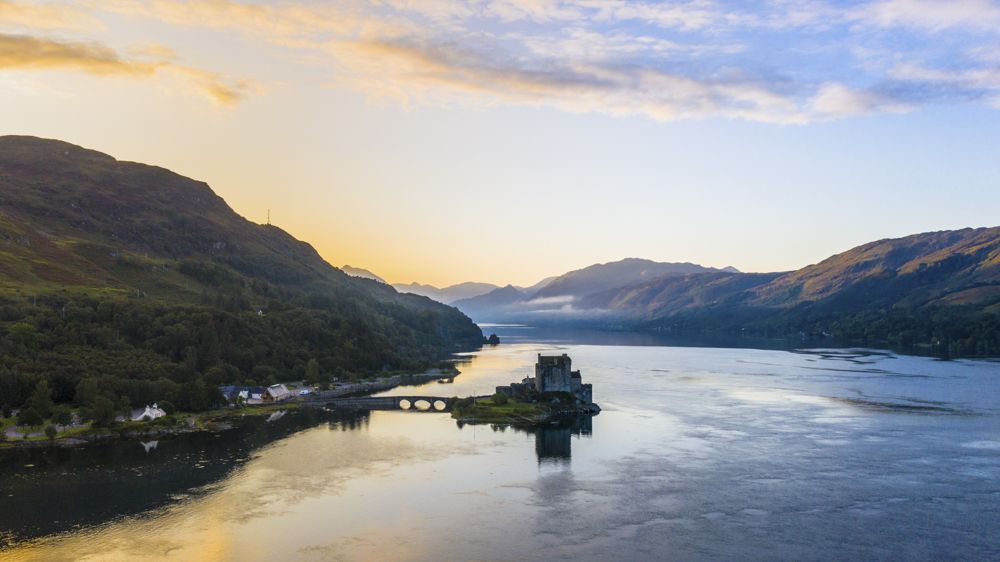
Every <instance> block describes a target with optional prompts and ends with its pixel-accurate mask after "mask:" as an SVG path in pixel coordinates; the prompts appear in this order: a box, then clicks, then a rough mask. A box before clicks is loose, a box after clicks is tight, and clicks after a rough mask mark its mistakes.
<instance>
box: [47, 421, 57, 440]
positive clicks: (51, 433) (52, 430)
mask: <svg viewBox="0 0 1000 562" xmlns="http://www.w3.org/2000/svg"><path fill="white" fill-rule="evenodd" d="M58 434H59V431H58V430H56V426H54V425H51V424H49V425H47V426H45V436H46V437H48V438H49V441H55V440H56V435H58Z"/></svg>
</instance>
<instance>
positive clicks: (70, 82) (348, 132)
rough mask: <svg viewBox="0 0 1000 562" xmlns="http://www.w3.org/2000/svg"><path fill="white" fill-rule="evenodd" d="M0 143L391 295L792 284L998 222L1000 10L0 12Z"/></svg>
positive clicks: (874, 5) (891, 2) (88, 2)
mask: <svg viewBox="0 0 1000 562" xmlns="http://www.w3.org/2000/svg"><path fill="white" fill-rule="evenodd" d="M0 133H2V134H35V135H40V136H47V137H55V138H61V139H65V140H68V141H70V142H74V143H77V144H82V145H85V146H88V147H92V148H96V149H99V150H102V151H105V152H109V153H111V154H113V155H115V156H117V157H119V158H122V159H128V160H138V161H143V162H148V163H152V164H157V165H162V166H165V167H169V168H171V169H174V170H176V171H178V172H180V173H183V174H185V175H188V176H191V177H195V178H197V179H201V180H204V181H207V182H209V184H210V185H212V187H213V188H214V189H215V190H216V191H217V192H218V193H219V194H220V195H222V196H223V197H225V198H226V200H227V201H229V202H230V204H231V205H232V206H233V207H234V208H235V209H236V210H237V211H238V212H240V213H242V214H244V215H246V216H247V217H248V218H250V219H252V220H256V221H263V220H264V217H265V215H266V212H267V209H268V208H270V209H271V212H272V217H274V220H275V222H276V223H277V224H279V225H280V226H282V227H284V228H285V229H287V230H288V231H290V232H291V233H292V234H294V235H296V236H298V237H300V238H303V239H305V240H308V241H309V242H311V243H313V244H314V245H315V246H316V247H317V249H318V250H319V251H320V253H321V254H323V255H324V256H325V257H326V258H327V259H328V260H329V261H331V262H332V263H334V264H336V265H341V264H345V263H349V264H351V265H354V266H359V267H367V268H369V269H372V270H373V271H375V272H377V273H379V274H381V275H383V276H384V277H387V278H388V279H390V280H391V281H399V282H405V281H413V280H416V281H422V282H432V283H436V284H446V283H452V282H459V281H465V280H481V281H492V282H496V283H507V282H512V283H517V284H530V283H533V282H534V281H537V280H538V279H540V278H541V277H544V276H547V275H551V274H555V273H561V272H563V271H566V270H569V269H574V268H578V267H583V266H586V265H589V264H591V263H595V262H603V261H610V260H614V259H620V258H622V257H626V256H634V257H648V258H651V259H657V260H663V261H694V262H698V263H703V264H706V265H713V266H724V265H734V266H736V267H738V268H740V269H743V270H748V271H770V270H786V269H794V268H798V267H801V266H804V265H807V264H809V263H813V262H816V261H818V260H820V259H823V258H825V257H827V256H828V255H830V254H832V253H835V252H838V251H842V250H846V249H848V248H850V247H852V246H854V245H856V244H860V243H863V242H866V241H870V240H874V239H878V238H884V237H890V236H901V235H905V234H909V233H915V232H922V231H928V230H938V229H946V228H960V227H963V226H992V225H995V224H996V220H997V219H996V212H995V210H996V209H998V208H1000V186H998V179H1000V163H998V162H1000V158H997V156H996V155H997V154H1000V2H995V1H991V0H955V1H934V0H869V1H855V2H825V1H813V0H775V1H767V2H722V1H713V0H695V1H686V2H632V1H598V0H570V1H544V0H501V1H495V2H490V1H485V0H469V1H464V2H444V1H438V0H421V1H404V0H385V1H381V2H361V1H355V0H343V1H338V2H318V1H317V2H308V1H301V0H300V1H290V2H251V1H248V0H244V1H240V0H202V1H198V2H194V1H192V2H174V1H166V0H109V1H107V2H93V1H92V0H75V1H74V0H67V1H62V2H59V1H53V2H27V1H23V0H0Z"/></svg>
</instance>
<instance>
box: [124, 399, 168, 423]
mask: <svg viewBox="0 0 1000 562" xmlns="http://www.w3.org/2000/svg"><path fill="white" fill-rule="evenodd" d="M165 415H167V413H166V412H164V411H163V408H160V407H159V406H157V405H156V404H155V403H154V404H153V405H152V406H150V405H149V404H147V405H146V407H145V408H140V409H138V410H132V421H142V420H144V419H150V420H155V419H156V418H162V417H163V416H165Z"/></svg>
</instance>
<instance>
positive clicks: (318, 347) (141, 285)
mask: <svg viewBox="0 0 1000 562" xmlns="http://www.w3.org/2000/svg"><path fill="white" fill-rule="evenodd" d="M481 339H482V333H481V332H480V330H479V328H478V327H477V326H475V324H473V323H472V322H471V321H470V320H469V319H468V318H466V317H465V316H464V315H462V314H461V313H460V312H458V311H457V310H455V309H453V308H451V307H447V306H444V305H441V304H438V303H435V302H433V301H431V300H430V299H426V298H423V297H418V296H415V295H401V294H399V293H397V292H396V291H395V290H393V289H392V288H391V287H390V286H388V285H385V284H381V283H377V282H375V281H371V280H367V279H359V278H354V277H350V276H348V275H346V274H344V273H343V272H342V271H340V270H338V269H336V268H334V267H332V266H330V265H329V264H328V263H326V262H325V261H324V260H323V259H322V258H321V257H320V256H319V255H318V254H317V253H316V251H315V250H314V249H313V248H312V247H311V246H310V245H308V244H306V243H304V242H301V241H299V240H296V239H295V238H293V237H292V236H290V235H289V234H287V233H286V232H284V231H282V230H281V229H279V228H276V227H273V226H262V225H257V224H254V223H251V222H249V221H247V220H245V219H243V218H242V217H240V216H239V215H237V214H236V213H235V212H234V211H233V210H232V209H231V208H230V207H229V206H228V205H227V204H226V203H225V201H223V200H222V199H221V198H220V197H218V196H217V195H215V193H213V192H212V190H211V189H210V188H209V187H208V186H207V185H206V184H204V183H202V182H197V181H194V180H191V179H188V178H184V177H182V176H179V175H177V174H174V173H172V172H170V171H168V170H165V169H162V168H157V167H153V166H146V165H143V164H136V163H129V162H119V161H117V160H115V159H114V158H112V157H110V156H107V155H105V154H101V153H99V152H94V151H91V150H86V149H83V148H80V147H77V146H73V145H70V144H67V143H63V142H59V141H53V140H44V139H38V138H33V137H12V136H11V137H0V402H5V403H8V404H17V403H19V402H18V399H19V397H21V396H22V395H23V394H24V392H25V388H28V387H33V386H34V383H35V381H37V380H38V379H39V378H41V377H44V378H46V379H48V380H49V381H50V383H51V386H52V387H53V388H54V393H55V396H56V398H57V399H61V400H62V399H69V398H71V397H72V395H73V393H74V392H75V388H76V385H77V384H78V383H79V381H80V380H82V379H83V378H93V377H101V378H102V384H105V385H106V386H109V387H114V389H115V391H116V392H117V394H119V395H124V396H128V397H129V398H130V399H131V400H132V401H133V403H137V401H143V400H146V399H156V395H157V394H164V393H169V392H167V391H162V392H160V391H157V390H156V386H157V385H159V387H162V388H166V389H168V390H169V391H170V392H175V391H176V387H178V385H184V384H188V383H193V382H195V381H202V382H204V383H206V384H209V385H214V384H217V383H222V382H237V381H241V380H242V381H247V380H252V381H253V382H257V383H264V382H267V381H269V380H286V379H292V378H298V377H301V376H304V374H305V366H306V364H307V363H308V362H309V361H310V360H311V359H315V360H317V362H318V363H319V367H320V373H321V375H320V377H321V378H326V377H329V376H332V375H337V376H341V377H356V376H359V375H361V374H366V373H371V372H374V371H378V370H383V369H398V368H416V367H419V366H421V365H424V364H427V363H428V362H430V361H432V360H434V359H435V358H436V357H439V356H440V355H441V354H442V353H444V352H447V351H452V350H455V349H467V348H469V347H470V346H474V345H477V344H478V343H480V342H481ZM161 399H162V397H161Z"/></svg>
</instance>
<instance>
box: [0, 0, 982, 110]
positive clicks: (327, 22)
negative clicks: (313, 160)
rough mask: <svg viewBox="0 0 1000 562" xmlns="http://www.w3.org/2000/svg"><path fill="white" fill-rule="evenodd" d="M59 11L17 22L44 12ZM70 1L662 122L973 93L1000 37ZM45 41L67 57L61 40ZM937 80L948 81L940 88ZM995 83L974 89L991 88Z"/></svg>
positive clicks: (972, 9)
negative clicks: (918, 73) (985, 48)
mask: <svg viewBox="0 0 1000 562" xmlns="http://www.w3.org/2000/svg"><path fill="white" fill-rule="evenodd" d="M5 6H6V7H7V9H8V11H9V12H10V13H15V10H14V9H13V8H11V7H12V6H13V7H15V8H16V7H17V6H19V5H16V4H14V3H12V2H10V1H9V0H0V15H2V14H3V9H4V7H5ZM21 7H22V8H24V6H21ZM48 7H51V6H49V5H44V6H36V8H38V10H36V11H34V12H33V11H32V10H28V9H26V8H25V9H20V10H17V11H16V13H18V14H20V15H18V16H16V17H17V18H19V19H21V20H24V21H36V22H37V21H38V20H45V19H46V18H45V17H44V16H43V15H40V14H42V13H43V12H44V10H43V8H48ZM68 7H70V8H72V9H75V10H78V11H79V10H82V9H85V8H87V9H90V10H92V11H93V13H97V14H102V13H114V14H115V15H116V17H119V18H120V17H125V18H137V19H147V20H155V21H157V22H160V23H165V24H167V25H169V26H175V27H178V28H191V27H195V28H203V29H213V30H218V31H220V32H225V33H219V34H218V35H217V37H216V39H217V40H218V41H219V42H220V48H222V47H221V45H223V44H224V42H225V41H226V40H227V38H231V37H230V36H231V35H233V34H237V35H240V36H242V37H243V38H244V39H246V38H250V39H253V40H258V41H263V42H266V43H269V44H271V45H273V46H274V47H275V48H276V49H293V50H297V51H306V52H308V53H309V54H310V55H312V57H310V58H311V59H312V60H320V61H322V62H325V63H329V64H327V65H326V66H327V67H328V68H329V66H330V65H332V66H333V67H334V68H336V69H337V70H336V74H335V77H334V78H333V79H334V80H335V81H336V82H337V83H338V84H340V85H343V86H346V87H352V88H357V89H359V90H361V91H364V92H366V93H367V94H369V95H375V96H389V97H394V98H397V99H400V100H402V101H403V103H406V104H440V103H447V104H453V103H466V104H479V105H482V104H496V103H505V104H522V105H533V106H548V107H554V108H558V109H561V110H566V111H574V112H600V113H606V114H611V115H644V116H647V117H650V118H652V119H657V120H663V121H668V120H676V119H690V118H705V117H723V118H733V119H746V120H753V121H762V122H769V123H807V122H812V121H821V120H829V119H839V118H843V117H848V116H852V115H865V114H873V113H883V112H901V111H911V110H915V109H917V108H919V107H921V106H922V105H925V104H928V103H966V102H968V101H970V100H971V101H975V100H976V99H977V98H976V97H975V96H971V95H969V93H970V91H971V90H972V87H971V86H969V87H965V86H963V87H958V85H959V84H969V83H971V81H974V78H975V77H977V76H981V75H984V73H985V75H988V73H989V69H990V68H991V67H990V64H992V63H990V62H989V61H987V60H986V59H985V57H979V58H978V59H977V58H974V57H968V56H966V57H964V58H957V57H956V56H955V55H956V53H959V52H962V53H968V52H973V51H975V49H976V48H977V47H978V48H980V50H982V49H981V45H977V44H976V39H974V38H970V34H971V35H976V36H984V35H989V36H991V37H992V38H994V39H995V38H996V36H997V35H1000V3H998V2H995V1H992V0H952V1H949V2H943V1H939V0H871V1H855V2H850V3H843V2H832V1H824V0H765V1H761V2H752V3H751V2H737V1H730V0H672V1H662V2H654V1H624V0H623V1H615V2H608V1H604V0H455V1H446V0H421V1H419V2H412V1H409V0H379V1H376V2H370V1H362V0H339V1H338V2H336V3H320V2H306V1H303V0H298V1H295V0H289V1H285V2H276V3H262V2H251V1H249V0H197V1H195V0H105V1H100V2H97V1H96V0H78V1H77V2H76V3H73V4H72V5H68ZM39 10H41V11H39ZM60 17H62V16H58V15H53V19H54V20H59V18H60ZM63 19H65V17H63ZM0 23H2V21H0ZM53 25H54V24H53ZM928 36H933V37H934V38H935V41H934V42H933V43H931V42H929V41H927V40H926V39H927V37H928ZM50 41H52V42H54V43H55V44H54V45H53V46H52V50H53V51H54V52H58V51H59V48H60V45H61V44H60V43H59V42H58V41H56V40H50ZM62 45H64V46H65V45H66V44H62ZM70 47H71V49H70V50H72V51H73V52H74V54H76V55H80V56H83V55H86V56H84V57H83V58H85V59H86V60H87V62H86V63H82V62H73V63H72V64H74V65H83V66H79V68H81V69H83V70H86V71H88V72H93V73H98V72H100V70H99V69H102V68H103V69H105V70H104V71H105V72H111V71H114V72H118V73H143V72H146V73H163V72H173V73H175V74H184V75H186V76H187V78H188V80H189V81H190V82H191V83H192V84H195V85H196V86H197V87H199V88H200V89H201V90H202V91H204V92H206V93H209V94H210V95H212V96H213V98H215V99H217V100H219V101H222V102H223V103H233V102H235V101H236V100H238V99H240V97H241V96H242V95H244V94H245V92H246V91H247V90H248V89H250V87H251V84H250V83H249V82H240V81H231V80H225V79H222V78H221V77H220V76H219V75H216V74H214V73H211V72H207V71H202V70H194V69H192V68H188V67H180V66H174V64H175V63H173V57H172V56H167V54H166V51H164V52H163V53H160V55H159V56H158V55H156V54H155V53H153V52H152V51H149V52H147V53H145V54H136V53H138V52H136V53H133V54H132V56H133V57H137V58H134V59H128V60H124V59H122V58H120V57H119V56H118V54H117V53H115V52H113V51H112V52H108V51H106V50H102V48H101V47H99V46H98V45H96V44H92V45H88V44H85V43H73V44H71V45H70ZM161 47H165V48H169V44H165V45H162V44H161ZM862 53H863V54H862ZM900 53H902V54H903V55H905V56H907V57H908V58H911V59H914V60H916V61H917V62H919V63H920V64H921V65H923V66H924V67H926V68H929V69H931V70H939V71H947V72H950V73H952V75H953V76H956V77H961V79H958V78H956V79H954V80H951V81H945V80H940V79H939V80H928V79H927V78H926V77H924V78H920V79H918V78H917V77H914V76H904V75H902V74H901V73H899V72H898V71H893V67H894V66H895V65H894V63H893V62H892V61H893V60H894V59H898V58H899V56H900ZM51 57H52V55H50V56H49V58H50V60H51ZM150 59H153V61H155V62H148V61H149V60H150ZM61 60H63V61H65V62H64V63H63V64H66V65H70V64H71V63H70V61H71V60H74V59H73V57H69V56H63V57H62V58H61ZM943 60H947V61H949V63H948V64H949V65H950V67H949V68H943V67H942V66H941V63H940V62H938V61H943ZM143 61H147V62H143ZM956 61H958V62H956ZM33 64H36V65H42V64H52V63H45V62H44V59H40V60H38V61H36V62H35V63H33ZM167 69H170V70H167ZM261 78H262V79H264V80H266V77H261ZM980 80H982V79H980ZM932 82H933V83H935V84H938V85H939V86H940V85H942V84H945V83H946V82H947V83H948V84H951V86H949V87H947V88H946V87H938V90H937V91H938V92H939V95H935V96H930V95H927V88H928V84H930V83H932ZM983 90H984V92H985V94H984V95H983V96H981V97H980V98H978V99H987V100H992V99H994V97H991V96H990V95H989V92H990V89H989V87H984V88H983ZM948 93H951V94H953V95H952V96H951V97H949V96H948V95H947V94H948Z"/></svg>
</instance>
